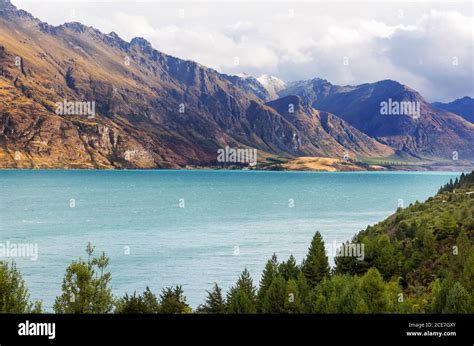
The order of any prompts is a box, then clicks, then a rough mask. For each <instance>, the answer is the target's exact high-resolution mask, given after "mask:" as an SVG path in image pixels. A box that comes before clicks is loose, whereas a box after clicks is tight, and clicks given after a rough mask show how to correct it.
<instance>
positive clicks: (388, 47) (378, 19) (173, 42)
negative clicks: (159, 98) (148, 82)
mask: <svg viewBox="0 0 474 346" xmlns="http://www.w3.org/2000/svg"><path fill="white" fill-rule="evenodd" d="M12 2H13V3H14V4H15V5H16V6H17V7H19V8H22V9H24V10H27V11H29V12H31V13H32V14H33V15H34V16H36V17H38V18H40V19H41V20H43V21H45V22H48V23H50V24H54V25H58V24H61V23H64V22H69V21H79V22H82V23H84V24H86V25H90V26H93V27H96V28H98V29H100V30H101V31H103V32H106V33H109V32H112V31H114V32H116V33H117V34H119V35H120V36H121V37H123V38H124V39H126V40H130V39H131V38H133V37H135V36H141V37H145V38H146V39H147V40H149V41H150V42H151V43H152V45H153V46H154V47H155V48H157V49H159V50H161V51H163V52H165V53H168V54H171V55H174V56H177V57H180V58H184V59H191V60H195V61H197V62H199V63H201V64H203V65H206V66H209V67H212V68H215V69H216V70H218V71H220V72H225V73H231V74H237V73H248V74H251V75H254V76H256V77H258V76H260V75H262V74H271V75H275V76H277V77H279V78H281V79H283V80H284V81H294V80H301V79H311V78H314V77H320V78H324V79H327V80H329V81H330V82H332V83H334V84H343V85H346V84H361V83H366V82H374V81H377V80H381V79H394V80H397V81H400V82H401V83H404V84H407V85H409V86H411V87H412V88H414V89H416V90H418V91H419V92H421V94H422V95H424V96H425V97H426V98H427V99H428V100H429V101H451V100H453V99H455V98H459V97H462V96H465V95H469V96H471V97H474V81H473V77H474V43H473V35H474V33H473V28H474V17H473V12H474V11H473V5H472V2H471V1H453V0H447V1H426V0H425V1H413V0H412V1H397V2H393V1H385V2H383V3H382V2H381V1H370V2H361V1H300V2H294V1H291V2H290V1H251V0H246V1H235V2H229V1H224V0H223V1H199V0H198V1H189V0H185V1H176V0H175V1H163V0H161V1H151V0H150V1H146V0H145V1H144V0H141V1H140V0H94V1H92V0H82V1H80V0H75V1H74V0H61V1H59V0H12Z"/></svg>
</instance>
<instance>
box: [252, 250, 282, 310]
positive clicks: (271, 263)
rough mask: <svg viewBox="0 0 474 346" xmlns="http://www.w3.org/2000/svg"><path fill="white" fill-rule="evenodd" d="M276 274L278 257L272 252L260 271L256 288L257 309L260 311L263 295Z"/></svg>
mask: <svg viewBox="0 0 474 346" xmlns="http://www.w3.org/2000/svg"><path fill="white" fill-rule="evenodd" d="M277 274H278V259H277V256H276V254H273V255H272V257H271V258H270V259H269V260H268V261H267V263H266V264H265V268H264V269H263V272H262V277H261V279H260V286H259V289H258V296H257V310H258V311H259V312H262V306H263V301H264V298H265V295H266V293H267V291H268V289H269V288H270V285H271V284H272V281H273V280H274V279H275V277H276V276H277Z"/></svg>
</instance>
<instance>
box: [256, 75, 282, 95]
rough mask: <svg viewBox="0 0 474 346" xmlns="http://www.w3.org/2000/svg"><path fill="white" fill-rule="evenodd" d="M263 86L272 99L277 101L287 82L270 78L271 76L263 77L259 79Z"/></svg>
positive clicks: (273, 77)
mask: <svg viewBox="0 0 474 346" xmlns="http://www.w3.org/2000/svg"><path fill="white" fill-rule="evenodd" d="M257 80H258V81H259V82H260V84H261V85H263V87H264V88H265V89H266V90H267V92H268V94H269V97H270V99H273V100H274V99H277V98H278V93H279V92H280V91H281V90H283V89H284V88H285V82H284V81H282V80H281V79H279V78H277V77H275V76H270V75H266V74H264V75H261V76H260V77H258V78H257Z"/></svg>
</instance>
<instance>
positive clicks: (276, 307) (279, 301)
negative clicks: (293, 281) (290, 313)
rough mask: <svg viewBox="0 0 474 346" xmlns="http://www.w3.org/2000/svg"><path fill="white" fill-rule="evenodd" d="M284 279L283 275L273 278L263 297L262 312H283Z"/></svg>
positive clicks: (284, 297) (284, 296)
mask: <svg viewBox="0 0 474 346" xmlns="http://www.w3.org/2000/svg"><path fill="white" fill-rule="evenodd" d="M286 299H287V297H286V281H285V279H284V278H283V276H281V275H278V276H277V277H276V278H274V279H273V281H272V283H271V285H270V287H269V288H268V291H267V292H266V294H265V297H264V298H263V304H262V312H263V313H270V314H275V313H283V312H285V300H286Z"/></svg>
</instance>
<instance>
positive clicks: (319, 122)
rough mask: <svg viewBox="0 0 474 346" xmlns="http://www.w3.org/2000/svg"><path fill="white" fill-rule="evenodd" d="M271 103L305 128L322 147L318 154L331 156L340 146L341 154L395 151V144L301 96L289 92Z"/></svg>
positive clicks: (387, 153)
mask: <svg viewBox="0 0 474 346" xmlns="http://www.w3.org/2000/svg"><path fill="white" fill-rule="evenodd" d="M267 105H268V106H270V107H272V108H273V109H275V110H276V111H277V112H278V113H280V114H282V115H283V116H284V117H285V118H286V119H287V120H288V121H289V122H291V123H292V124H294V125H295V126H296V128H298V129H299V130H300V131H302V132H304V133H305V134H306V135H307V136H308V138H309V139H310V140H311V142H312V143H314V145H315V146H316V147H317V148H318V151H319V152H320V153H319V155H318V156H331V154H332V153H334V151H335V150H336V151H337V152H338V153H339V155H338V156H339V157H343V156H344V153H345V150H346V149H347V148H351V150H353V151H355V152H357V153H358V154H359V155H361V156H367V157H370V156H377V157H387V156H390V155H393V154H394V153H395V152H394V150H393V149H392V148H390V147H388V146H386V145H383V144H381V143H379V142H377V141H375V140H374V139H373V138H371V137H369V136H367V135H366V134H364V133H362V132H360V131H359V130H357V129H356V128H354V127H353V126H351V125H350V124H349V123H347V122H346V121H344V120H342V119H340V118H339V117H337V116H335V115H334V114H331V113H328V112H324V111H318V110H316V109H314V108H312V107H311V106H309V105H307V104H303V101H302V99H301V97H299V96H294V95H289V96H285V97H282V98H280V99H278V100H275V101H271V102H268V103H267ZM347 155H348V156H350V154H349V153H347Z"/></svg>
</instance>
